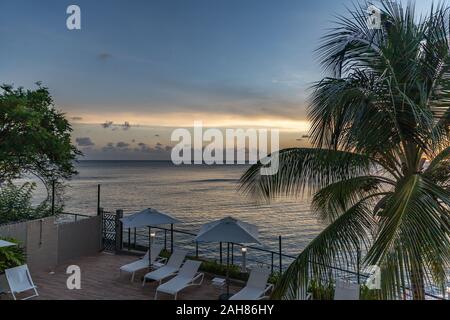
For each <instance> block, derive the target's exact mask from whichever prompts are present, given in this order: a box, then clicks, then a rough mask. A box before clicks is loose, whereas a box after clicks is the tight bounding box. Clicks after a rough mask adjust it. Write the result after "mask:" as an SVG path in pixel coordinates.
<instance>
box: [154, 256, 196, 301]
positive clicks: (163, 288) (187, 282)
mask: <svg viewBox="0 0 450 320" xmlns="http://www.w3.org/2000/svg"><path fill="white" fill-rule="evenodd" d="M201 264H202V262H201V261H194V260H187V261H186V262H185V263H184V264H183V266H182V267H181V269H180V271H178V274H177V275H176V276H175V277H174V278H172V279H170V280H169V281H167V282H166V283H163V284H161V285H160V286H159V287H158V288H156V292H155V300H156V299H157V298H158V292H164V293H167V294H171V295H173V296H174V299H175V300H177V295H178V292H180V291H181V290H183V289H184V288H187V287H189V286H193V285H197V286H199V285H201V284H202V283H203V278H204V274H203V273H199V272H198V269H199V268H200V265H201Z"/></svg>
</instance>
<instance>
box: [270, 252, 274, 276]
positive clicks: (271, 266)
mask: <svg viewBox="0 0 450 320" xmlns="http://www.w3.org/2000/svg"><path fill="white" fill-rule="evenodd" d="M273 258H274V254H273V252H272V262H271V263H270V273H273Z"/></svg>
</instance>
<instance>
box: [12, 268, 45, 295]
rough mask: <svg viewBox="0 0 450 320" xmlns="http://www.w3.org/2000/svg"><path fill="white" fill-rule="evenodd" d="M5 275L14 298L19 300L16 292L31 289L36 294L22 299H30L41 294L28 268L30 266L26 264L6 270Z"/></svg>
mask: <svg viewBox="0 0 450 320" xmlns="http://www.w3.org/2000/svg"><path fill="white" fill-rule="evenodd" d="M5 276H6V280H7V281H8V285H9V288H10V290H11V294H12V296H13V298H14V300H17V297H16V294H18V293H22V292H26V291H30V290H33V291H34V294H33V295H32V296H29V297H26V298H23V299H22V300H28V299H31V298H34V297H37V296H39V293H38V292H37V289H36V286H35V285H34V283H33V280H32V279H31V274H30V270H28V266H27V265H26V264H25V265H23V266H19V267H15V268H11V269H7V270H5Z"/></svg>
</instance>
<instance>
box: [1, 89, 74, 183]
mask: <svg viewBox="0 0 450 320" xmlns="http://www.w3.org/2000/svg"><path fill="white" fill-rule="evenodd" d="M0 88H1V91H0V182H1V181H3V182H4V181H7V180H12V179H16V178H19V177H22V176H23V175H24V174H32V175H35V176H37V177H38V178H40V179H41V180H42V181H43V182H44V183H45V184H46V185H47V186H48V185H49V183H50V182H51V181H52V180H61V179H67V178H70V177H71V176H72V175H73V174H74V173H75V169H74V166H73V161H74V160H75V157H76V156H77V155H78V154H80V152H79V151H78V150H77V149H76V148H75V146H73V145H72V144H71V140H70V135H71V132H72V128H71V126H70V124H69V122H68V121H67V120H66V118H65V117H64V114H63V113H61V112H59V111H57V110H56V109H55V108H54V106H53V99H52V97H51V95H50V93H49V91H48V89H47V88H45V87H42V86H41V85H40V84H39V83H38V87H37V89H36V90H24V89H23V88H18V89H14V88H13V87H12V86H9V85H3V86H1V87H0Z"/></svg>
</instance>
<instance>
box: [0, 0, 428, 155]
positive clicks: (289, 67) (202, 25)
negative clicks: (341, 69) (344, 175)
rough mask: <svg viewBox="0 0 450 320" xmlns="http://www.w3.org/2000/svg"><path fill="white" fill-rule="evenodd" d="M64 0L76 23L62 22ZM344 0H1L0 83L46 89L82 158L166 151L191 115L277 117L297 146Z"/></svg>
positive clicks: (221, 120) (246, 123)
mask: <svg viewBox="0 0 450 320" xmlns="http://www.w3.org/2000/svg"><path fill="white" fill-rule="evenodd" d="M70 4H77V5H79V6H80V7H81V13H82V30H75V31H69V30H68V29H67V28H66V18H67V14H66V8H67V7H68V5H70ZM429 4H430V1H418V6H424V5H427V6H428V5H429ZM346 5H347V6H351V5H352V1H346V0H340V1H336V0H333V1H332V0H330V1H326V0H317V1H306V0H281V1H280V0H277V1H275V0H273V1H261V0H177V1H176V0H164V1H163V0H158V1H148V0H146V1H137V0H132V1H124V0H121V1H119V0H101V1H98V0H96V1H85V0H76V1H63V0H42V1H31V0H29V1H23V0H15V1H2V3H1V4H0V36H1V39H2V40H1V49H0V71H1V72H0V82H2V83H9V84H14V85H15V86H24V87H26V88H32V87H33V83H34V82H36V81H42V83H43V84H44V85H45V86H47V87H49V88H50V91H51V93H52V94H53V96H54V98H55V103H56V106H57V108H58V109H60V110H62V111H64V112H65V113H66V114H67V116H68V118H69V119H70V121H71V122H72V124H73V127H74V134H73V141H74V143H77V145H78V146H79V147H80V148H81V149H82V150H83V151H84V153H85V154H86V159H139V160H143V159H166V158H167V157H168V150H170V146H171V145H173V143H171V142H170V133H171V132H172V130H173V128H177V127H190V126H192V124H193V122H194V120H201V121H203V122H204V124H205V125H206V126H211V127H243V128H244V127H245V128H247V127H255V128H259V127H275V128H279V129H281V130H282V135H281V137H282V141H281V144H282V146H299V145H305V144H306V139H305V137H304V135H305V134H306V132H307V130H308V123H307V121H306V105H307V96H308V90H307V88H308V87H309V86H310V85H311V83H312V82H314V81H317V80H319V79H320V78H321V77H323V76H324V75H323V74H322V73H321V71H320V68H319V65H318V62H317V60H316V59H315V58H314V57H315V55H314V49H315V48H317V45H318V43H319V41H320V37H321V36H322V35H323V34H324V33H325V32H326V29H327V28H329V27H331V26H332V24H331V23H330V21H332V20H333V16H334V15H336V14H340V13H344V12H345V6H346ZM125 123H127V124H129V125H124V124H125Z"/></svg>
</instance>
